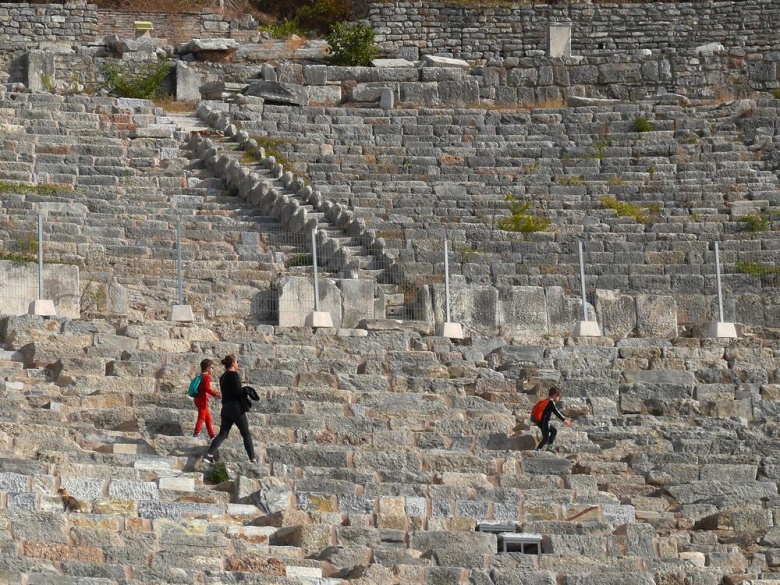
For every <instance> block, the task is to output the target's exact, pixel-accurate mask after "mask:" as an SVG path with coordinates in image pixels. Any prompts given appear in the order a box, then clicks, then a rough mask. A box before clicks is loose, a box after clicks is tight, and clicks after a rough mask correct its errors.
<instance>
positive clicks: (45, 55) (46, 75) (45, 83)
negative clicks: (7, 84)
mask: <svg viewBox="0 0 780 585" xmlns="http://www.w3.org/2000/svg"><path fill="white" fill-rule="evenodd" d="M54 58H55V56H54V53H53V52H51V51H41V50H39V49H31V50H30V52H29V53H27V88H28V89H29V90H30V91H34V92H41V91H51V90H52V89H53V88H54V83H55V64H54Z"/></svg>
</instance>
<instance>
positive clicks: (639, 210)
mask: <svg viewBox="0 0 780 585" xmlns="http://www.w3.org/2000/svg"><path fill="white" fill-rule="evenodd" d="M599 202H600V203H601V206H602V207H603V208H604V209H611V210H612V211H614V212H615V214H617V215H619V216H621V217H630V218H633V219H634V220H635V221H636V222H637V223H651V222H652V221H653V217H652V216H653V215H654V214H655V213H657V212H658V211H660V207H659V206H658V205H651V206H649V207H640V206H639V205H636V204H634V203H628V202H626V201H618V200H617V199H615V198H614V197H609V196H607V197H601V198H599ZM648 214H650V215H648Z"/></svg>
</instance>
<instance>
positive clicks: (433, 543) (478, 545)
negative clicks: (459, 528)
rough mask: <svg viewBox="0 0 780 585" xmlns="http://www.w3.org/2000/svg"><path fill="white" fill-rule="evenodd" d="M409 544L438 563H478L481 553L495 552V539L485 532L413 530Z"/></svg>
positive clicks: (459, 564) (457, 565) (469, 564)
mask: <svg viewBox="0 0 780 585" xmlns="http://www.w3.org/2000/svg"><path fill="white" fill-rule="evenodd" d="M409 546H410V548H412V549H415V550H419V551H422V553H423V555H426V554H427V555H429V556H431V557H433V558H436V559H437V561H438V564H439V565H444V566H451V567H462V566H473V565H475V564H478V563H477V559H479V558H480V557H481V555H492V554H495V552H496V547H497V541H496V535H495V534H490V533H487V532H443V531H425V532H420V531H414V532H411V533H410V534H409Z"/></svg>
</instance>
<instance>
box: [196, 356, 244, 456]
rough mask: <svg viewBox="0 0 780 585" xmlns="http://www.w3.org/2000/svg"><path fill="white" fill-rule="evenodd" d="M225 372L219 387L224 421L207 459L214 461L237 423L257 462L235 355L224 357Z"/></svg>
mask: <svg viewBox="0 0 780 585" xmlns="http://www.w3.org/2000/svg"><path fill="white" fill-rule="evenodd" d="M222 365H223V366H225V373H224V374H222V375H221V376H220V377H219V389H220V391H221V392H222V415H221V416H222V422H221V425H220V427H219V433H218V434H217V436H216V437H214V440H213V441H212V442H211V445H210V446H209V450H208V453H206V457H205V459H206V461H209V462H213V461H214V453H216V452H217V449H219V446H220V445H221V444H222V442H223V441H224V440H225V439H227V436H228V433H230V429H231V428H233V425H234V424H235V425H236V426H237V427H238V430H239V431H240V432H241V437H242V438H243V439H244V449H246V454H247V455H248V456H249V461H250V462H251V463H257V459H256V457H255V446H254V444H253V443H252V435H251V434H250V433H249V421H248V420H247V417H246V408H245V406H244V391H243V389H242V385H241V376H239V375H238V360H237V359H236V356H234V355H226V356H225V357H224V358H223V359H222Z"/></svg>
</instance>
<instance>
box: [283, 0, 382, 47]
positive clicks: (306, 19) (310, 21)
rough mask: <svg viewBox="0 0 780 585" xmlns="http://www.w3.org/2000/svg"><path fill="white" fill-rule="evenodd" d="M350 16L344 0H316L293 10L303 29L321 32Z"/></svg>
mask: <svg viewBox="0 0 780 585" xmlns="http://www.w3.org/2000/svg"><path fill="white" fill-rule="evenodd" d="M350 16H351V11H350V8H349V5H348V3H347V2H344V0H317V1H316V2H314V3H313V4H310V5H308V6H301V7H300V8H299V9H298V10H296V12H295V17H296V18H297V19H298V20H299V21H300V22H301V26H302V27H303V28H304V29H306V30H310V31H313V32H318V33H323V34H324V33H326V32H328V31H329V30H330V29H331V28H332V27H333V26H334V25H336V24H337V23H339V22H345V21H347V20H349V18H350ZM372 40H373V36H372Z"/></svg>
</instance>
